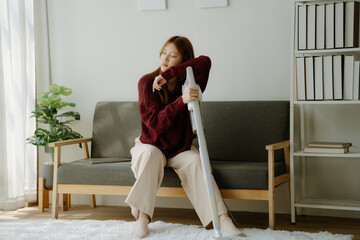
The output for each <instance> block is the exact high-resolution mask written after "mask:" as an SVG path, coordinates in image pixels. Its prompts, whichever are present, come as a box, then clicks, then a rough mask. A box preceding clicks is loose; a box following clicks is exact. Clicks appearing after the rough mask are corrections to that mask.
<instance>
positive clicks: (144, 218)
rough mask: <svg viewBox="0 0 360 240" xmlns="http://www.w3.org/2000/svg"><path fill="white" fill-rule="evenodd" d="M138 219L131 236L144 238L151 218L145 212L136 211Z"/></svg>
mask: <svg viewBox="0 0 360 240" xmlns="http://www.w3.org/2000/svg"><path fill="white" fill-rule="evenodd" d="M137 215H138V217H139V218H138V220H137V221H136V227H135V230H134V232H133V234H132V237H133V238H144V237H146V236H147V235H148V233H149V228H148V224H149V222H150V220H151V218H150V216H149V215H147V214H146V213H143V212H141V211H138V214H137Z"/></svg>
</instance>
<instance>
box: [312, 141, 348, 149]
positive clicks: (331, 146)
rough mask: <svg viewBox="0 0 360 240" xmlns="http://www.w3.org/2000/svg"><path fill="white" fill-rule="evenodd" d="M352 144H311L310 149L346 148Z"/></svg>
mask: <svg viewBox="0 0 360 240" xmlns="http://www.w3.org/2000/svg"><path fill="white" fill-rule="evenodd" d="M351 146H352V144H351V142H311V143H310V144H309V147H327V148H344V147H351Z"/></svg>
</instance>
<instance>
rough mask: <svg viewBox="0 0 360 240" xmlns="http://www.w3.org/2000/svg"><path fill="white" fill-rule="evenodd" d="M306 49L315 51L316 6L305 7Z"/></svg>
mask: <svg viewBox="0 0 360 240" xmlns="http://www.w3.org/2000/svg"><path fill="white" fill-rule="evenodd" d="M306 12H307V49H315V35H316V6H315V5H307V6H306Z"/></svg>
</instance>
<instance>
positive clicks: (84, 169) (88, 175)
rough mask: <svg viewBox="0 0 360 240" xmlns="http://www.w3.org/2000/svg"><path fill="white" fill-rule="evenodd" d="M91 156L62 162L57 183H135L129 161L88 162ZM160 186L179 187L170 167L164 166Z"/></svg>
mask: <svg viewBox="0 0 360 240" xmlns="http://www.w3.org/2000/svg"><path fill="white" fill-rule="evenodd" d="M89 162H91V158H88V159H82V160H78V161H74V162H70V163H64V164H62V165H60V166H59V168H58V183H59V184H88V185H118V186H132V185H134V183H135V177H134V173H133V172H132V170H131V162H130V160H128V161H123V160H122V159H119V162H113V163H101V164H90V163H89ZM164 171H165V173H164V176H165V177H164V180H163V182H162V184H161V186H162V187H181V184H180V179H179V177H178V176H177V174H176V173H175V171H174V170H173V169H172V168H169V167H165V170H164Z"/></svg>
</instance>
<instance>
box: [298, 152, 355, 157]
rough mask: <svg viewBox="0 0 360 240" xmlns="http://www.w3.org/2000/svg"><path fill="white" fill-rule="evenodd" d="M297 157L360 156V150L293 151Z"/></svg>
mask: <svg viewBox="0 0 360 240" xmlns="http://www.w3.org/2000/svg"><path fill="white" fill-rule="evenodd" d="M294 156H297V157H337V158H360V152H348V153H341V154H339V153H304V151H296V152H294Z"/></svg>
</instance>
